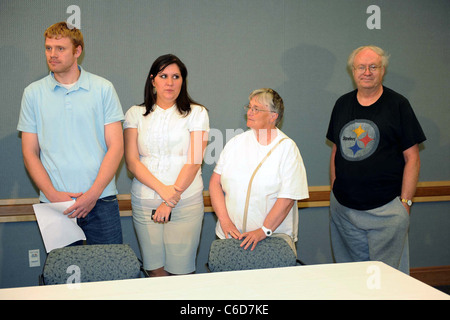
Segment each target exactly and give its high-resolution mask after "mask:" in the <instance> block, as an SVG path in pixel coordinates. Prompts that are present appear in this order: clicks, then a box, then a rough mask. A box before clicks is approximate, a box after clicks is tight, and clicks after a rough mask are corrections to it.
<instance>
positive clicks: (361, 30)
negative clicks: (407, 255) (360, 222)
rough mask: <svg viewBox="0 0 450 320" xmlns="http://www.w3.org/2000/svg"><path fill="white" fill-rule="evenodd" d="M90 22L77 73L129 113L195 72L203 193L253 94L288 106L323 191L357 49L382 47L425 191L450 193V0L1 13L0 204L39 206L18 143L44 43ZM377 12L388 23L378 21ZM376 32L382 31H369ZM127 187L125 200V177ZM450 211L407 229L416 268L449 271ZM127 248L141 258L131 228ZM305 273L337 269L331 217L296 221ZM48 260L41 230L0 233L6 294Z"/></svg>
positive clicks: (44, 3) (209, 223) (227, 0)
mask: <svg viewBox="0 0 450 320" xmlns="http://www.w3.org/2000/svg"><path fill="white" fill-rule="evenodd" d="M70 5H76V6H78V8H79V9H80V11H81V14H80V16H79V17H80V20H78V22H81V30H82V31H83V34H84V37H85V54H84V56H83V59H82V61H81V65H82V66H83V67H84V68H85V69H86V70H88V71H90V72H92V73H96V74H99V75H101V76H103V77H105V78H107V79H109V80H110V81H112V82H113V83H114V85H115V87H116V90H117V92H118V94H119V97H120V99H121V102H122V106H123V110H124V112H125V111H126V110H128V108H129V107H130V106H132V105H133V104H138V103H141V102H142V100H143V88H144V83H145V79H146V76H147V73H148V70H149V68H150V65H151V63H152V62H153V61H154V59H155V58H157V57H158V56H160V55H162V54H165V53H169V52H170V53H174V54H176V55H178V56H179V57H180V58H181V59H182V60H183V61H184V62H185V64H186V65H187V67H188V70H189V90H190V93H191V95H192V96H193V98H194V99H196V100H198V101H199V102H201V103H203V104H204V105H205V106H206V107H207V108H208V109H209V112H210V125H211V127H212V128H213V129H214V130H213V132H212V133H213V137H212V138H211V143H210V146H209V148H208V150H207V159H208V161H207V162H206V163H205V164H204V166H203V177H204V181H205V188H207V185H208V182H209V177H210V175H211V172H212V170H213V168H214V160H215V159H217V156H218V153H219V152H220V149H221V147H223V144H224V143H225V140H226V138H227V136H226V129H232V130H234V129H237V128H242V129H245V118H244V112H243V109H242V106H243V105H244V104H245V103H246V102H247V97H248V95H249V93H250V92H251V91H252V90H253V89H256V88H260V87H271V88H273V89H275V90H277V91H278V92H279V93H280V95H281V96H282V97H283V99H284V100H285V105H286V112H285V118H284V121H283V124H282V127H281V129H282V130H283V131H284V132H285V133H286V134H287V135H288V136H290V137H291V138H293V139H294V140H295V141H296V142H297V144H298V146H299V148H300V152H301V153H302V156H303V159H304V162H305V165H306V169H307V173H308V180H309V184H310V185H311V186H314V185H327V184H328V183H329V182H328V162H329V154H330V147H329V144H327V142H326V139H325V133H326V129H327V125H328V120H329V116H330V112H331V109H332V107H333V105H334V102H335V100H336V99H337V98H338V97H339V96H340V95H342V94H343V93H345V92H348V91H350V90H352V89H353V86H352V81H351V78H350V76H349V75H348V73H347V72H346V68H345V64H346V59H347V56H348V54H349V53H350V51H351V50H353V49H354V48H356V47H358V46H360V45H365V44H375V45H378V46H380V47H382V48H384V49H385V50H387V51H388V52H389V53H390V54H391V60H390V66H389V69H388V73H387V75H386V78H385V85H386V86H388V87H391V88H392V89H394V90H396V91H398V92H400V93H402V94H404V95H405V96H406V97H408V98H409V100H410V102H411V104H412V105H413V108H414V110H415V112H416V115H417V117H418V119H419V121H420V122H421V124H422V126H423V129H424V131H425V133H426V135H427V138H428V140H427V141H426V142H425V143H424V144H423V145H422V146H421V159H422V171H421V177H420V180H421V181H437V180H450V162H449V158H450V145H449V141H450V131H449V130H448V124H449V123H450V113H449V112H448V107H449V101H450V90H448V89H449V88H450V80H449V77H448V73H449V71H450V68H449V64H448V57H449V47H450V34H449V30H450V28H449V27H450V23H449V12H450V2H449V1H448V0H435V1H426V0H414V1H413V0H410V1H406V0H405V1H400V0H398V1H373V0H371V1H366V0H340V1H336V0H318V1H312V0H285V1H281V0H273V1H270V0H245V1H244V0H209V1H207V0H178V1H176V0H167V1H144V0H132V1H125V0H95V1H92V0H91V1H88V0H84V1H74V0H69V1H63V0H59V1H56V0H51V1H50V0H36V1H25V0H16V1H7V0H2V1H1V2H0V32H1V38H0V66H1V67H0V70H1V79H0V92H1V94H0V97H1V99H0V110H1V111H0V112H1V117H0V148H1V150H2V152H1V154H0V165H1V168H2V169H1V171H0V178H1V181H2V183H1V185H0V198H2V199H8V198H29V197H37V190H36V188H35V187H34V186H33V184H32V182H31V180H30V178H29V176H28V175H27V173H26V171H25V169H24V166H23V161H22V158H21V148H20V143H21V140H20V136H19V134H18V133H17V131H16V125H17V120H18V115H19V108H20V100H21V96H22V92H23V89H24V87H25V86H26V85H28V84H29V83H30V82H32V81H35V80H38V79H40V78H42V77H43V76H45V75H46V74H47V73H48V69H47V66H46V63H45V59H44V50H43V44H44V39H43V32H44V30H45V29H46V27H48V26H49V25H51V24H53V23H55V22H58V21H63V20H66V19H68V18H70V17H72V16H73V12H69V13H67V12H66V11H67V8H68V7H69V6H70ZM371 5H377V6H378V8H379V9H380V16H379V17H380V20H372V18H373V17H374V16H373V15H374V12H372V11H369V13H367V9H368V7H369V6H371ZM368 22H369V27H370V23H371V22H375V23H378V26H379V27H380V28H379V29H370V28H369V27H368ZM117 184H118V188H119V192H120V193H124V194H126V193H129V190H130V184H131V178H130V176H129V174H128V173H127V170H126V168H125V166H124V165H123V164H122V166H121V168H120V170H119V172H118V175H117ZM449 213H450V206H449V203H448V202H447V203H433V204H425V203H423V204H416V205H415V207H414V209H413V213H412V216H411V232H410V242H411V265H412V267H419V266H432V265H449V264H450V253H449V247H448V243H449V236H448V232H447V230H448V229H449V226H450V222H449V220H450V219H449V215H448V214H449ZM122 221H123V226H124V230H125V239H126V241H127V242H129V243H130V244H131V245H132V246H133V248H134V249H136V251H138V247H137V243H136V238H135V236H134V231H133V227H132V223H131V220H130V219H129V218H123V219H122ZM214 222H215V220H214V216H213V214H211V213H206V214H205V223H204V227H203V233H202V242H201V246H200V249H199V255H198V269H199V272H204V267H203V266H204V263H205V262H206V258H207V250H208V249H209V244H210V242H211V241H212V239H214V230H213V226H214ZM299 228H300V241H299V245H298V246H299V252H300V256H301V258H302V260H305V262H307V263H310V264H314V263H330V262H332V257H331V252H330V251H331V250H330V246H329V236H328V209H327V208H316V209H302V210H300V227H299ZM30 249H41V261H42V263H43V262H44V259H45V254H44V252H45V251H44V249H43V245H42V240H41V238H40V234H39V230H38V228H37V225H36V223H35V222H23V223H4V224H0V287H10V286H19V285H34V284H36V281H37V274H39V272H40V268H29V267H28V250H30Z"/></svg>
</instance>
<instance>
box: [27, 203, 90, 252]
mask: <svg viewBox="0 0 450 320" xmlns="http://www.w3.org/2000/svg"><path fill="white" fill-rule="evenodd" d="M74 203H75V200H72V201H67V202H55V203H39V204H34V205H33V210H34V213H35V215H36V220H37V222H38V225H39V229H40V231H41V235H42V239H43V240H44V245H45V250H46V251H47V253H48V252H50V251H52V250H53V249H57V248H62V247H65V246H67V245H69V244H71V243H74V242H75V241H78V240H86V236H85V234H84V232H83V230H82V229H81V228H80V227H79V226H78V225H77V219H76V218H69V217H68V216H67V215H65V214H63V212H64V210H66V209H67V208H69V207H70V206H71V205H73V204H74Z"/></svg>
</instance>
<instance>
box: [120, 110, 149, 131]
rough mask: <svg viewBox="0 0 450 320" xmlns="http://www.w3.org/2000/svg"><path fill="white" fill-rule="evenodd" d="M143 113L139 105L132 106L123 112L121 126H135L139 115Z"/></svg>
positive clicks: (125, 127)
mask: <svg viewBox="0 0 450 320" xmlns="http://www.w3.org/2000/svg"><path fill="white" fill-rule="evenodd" d="M143 113H144V109H143V107H141V106H132V107H131V108H130V109H128V111H127V112H126V113H125V121H124V123H123V128H124V129H128V128H137V127H138V122H139V117H140V116H142V115H143Z"/></svg>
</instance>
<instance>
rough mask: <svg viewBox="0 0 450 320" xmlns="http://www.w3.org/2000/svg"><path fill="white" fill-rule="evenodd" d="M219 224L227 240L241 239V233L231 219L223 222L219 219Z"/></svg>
mask: <svg viewBox="0 0 450 320" xmlns="http://www.w3.org/2000/svg"><path fill="white" fill-rule="evenodd" d="M219 222H220V227H221V228H222V231H223V233H224V235H225V238H226V239H228V238H234V239H239V237H240V236H241V233H240V232H239V230H238V229H237V228H236V226H235V225H234V223H233V222H232V221H231V220H230V218H228V217H227V218H225V219H222V220H220V219H219Z"/></svg>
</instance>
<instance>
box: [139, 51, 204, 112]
mask: <svg viewBox="0 0 450 320" xmlns="http://www.w3.org/2000/svg"><path fill="white" fill-rule="evenodd" d="M173 63H175V64H176V65H177V66H178V68H179V69H180V72H181V78H182V79H183V83H182V84H181V90H180V94H179V95H178V97H177V99H176V104H177V109H178V111H179V112H180V114H182V115H183V116H187V115H188V114H189V113H190V112H191V104H198V105H200V104H199V103H197V102H195V101H194V100H192V99H191V97H190V96H189V93H188V92H187V75H188V72H187V69H186V66H185V65H184V63H183V62H182V61H181V60H180V59H179V58H178V57H177V56H175V55H173V54H165V55H162V56H160V57H158V58H157V59H156V60H155V62H153V64H152V67H151V68H150V72H149V73H148V77H147V81H146V83H145V89H144V102H143V103H142V104H141V106H145V113H144V116H146V115H148V114H150V113H151V112H152V111H153V105H154V104H155V103H156V93H155V92H154V91H153V89H154V86H153V83H152V82H153V81H152V80H153V78H154V77H156V75H157V74H158V73H160V72H161V71H163V70H164V69H165V68H166V67H167V66H168V65H171V64H173Z"/></svg>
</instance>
